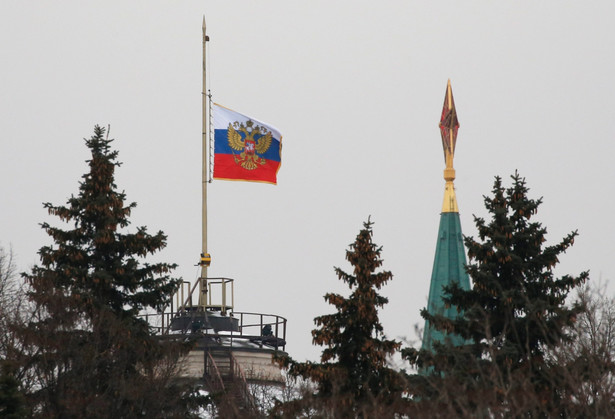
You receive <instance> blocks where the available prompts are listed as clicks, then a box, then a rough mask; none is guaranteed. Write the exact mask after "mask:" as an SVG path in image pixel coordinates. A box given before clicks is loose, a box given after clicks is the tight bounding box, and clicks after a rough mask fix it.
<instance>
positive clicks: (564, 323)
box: [403, 173, 588, 416]
mask: <svg viewBox="0 0 615 419" xmlns="http://www.w3.org/2000/svg"><path fill="white" fill-rule="evenodd" d="M528 191H529V189H528V187H527V186H526V182H525V179H523V178H522V177H521V176H520V175H519V174H518V173H515V174H514V175H513V176H512V186H511V187H509V188H505V187H504V186H503V185H502V182H501V179H500V178H499V177H496V179H495V183H494V186H493V190H492V194H493V196H492V197H485V207H486V209H487V211H488V212H489V213H490V215H491V219H490V220H489V221H485V220H484V219H483V218H479V217H475V218H474V220H475V224H476V227H477V229H478V237H479V240H475V239H474V238H473V237H465V245H466V247H467V249H468V257H469V261H470V263H469V265H468V266H467V271H468V274H469V275H470V278H471V279H472V283H473V287H472V289H471V290H468V291H465V290H462V289H461V288H459V287H458V286H456V284H452V285H451V286H449V287H446V288H445V291H446V293H447V296H446V297H445V298H444V302H445V303H446V304H448V305H451V306H456V307H457V308H458V310H459V311H460V313H461V316H459V317H458V318H457V319H456V320H451V319H449V318H446V317H444V316H440V315H430V314H429V313H428V312H427V310H423V311H422V312H421V314H422V316H423V317H424V318H425V319H427V320H429V322H430V323H431V324H432V325H433V327H435V328H437V329H439V330H445V331H447V332H449V333H450V332H452V333H456V334H458V335H460V336H462V337H463V338H465V339H467V342H468V344H467V345H465V346H461V347H454V346H452V345H439V346H438V347H437V348H436V350H435V353H426V352H423V353H419V352H418V351H414V350H404V351H403V352H404V354H405V355H406V356H407V357H408V358H409V359H410V360H411V361H412V362H414V363H416V364H418V365H419V366H423V367H425V366H429V367H430V368H431V370H430V371H431V373H432V376H431V378H432V381H431V383H432V384H433V383H437V385H435V386H434V385H432V387H431V391H424V390H425V389H423V393H422V396H421V397H422V400H423V401H424V400H425V399H426V398H428V397H438V393H439V391H440V390H439V389H438V388H436V387H439V388H440V389H446V388H447V386H446V385H445V381H446V380H448V382H449V383H455V384H454V386H449V387H448V390H451V389H454V391H456V392H457V393H458V394H460V395H463V396H464V397H468V396H469V397H472V393H473V392H474V395H473V397H474V400H471V401H470V402H469V404H468V405H467V406H466V407H470V408H471V405H474V406H479V405H481V403H483V406H484V402H485V401H486V400H491V402H493V403H494V405H493V406H492V408H496V407H495V406H499V407H501V408H503V409H505V410H506V409H507V410H508V412H509V413H513V416H514V415H517V414H530V415H532V416H536V415H547V416H549V415H553V414H557V412H558V404H559V402H558V398H559V397H561V394H562V392H563V391H564V383H562V382H559V381H558V376H560V374H559V373H558V368H560V366H558V365H555V364H554V363H553V362H551V361H552V360H551V358H550V357H549V352H550V350H551V349H553V348H554V347H556V346H557V345H558V344H559V343H560V342H562V340H565V339H567V331H569V330H570V327H571V326H572V325H573V323H574V321H575V318H576V316H577V315H578V314H579V313H580V312H582V310H583V307H582V306H581V305H577V304H573V305H572V306H569V305H567V304H566V298H567V296H568V294H569V292H570V291H571V290H572V289H573V288H575V287H577V286H579V285H581V284H582V283H584V282H585V280H586V279H587V278H588V273H587V272H583V273H581V274H580V275H579V276H571V275H564V276H561V277H559V278H558V277H555V275H554V273H553V268H554V267H555V266H556V265H557V263H558V261H559V259H558V258H559V256H560V255H561V254H562V253H564V252H565V251H566V250H567V249H568V248H569V247H570V246H572V244H573V243H574V238H575V237H576V236H577V232H576V231H574V232H572V233H570V234H568V235H567V236H566V237H564V238H563V239H562V240H561V241H560V242H559V243H557V244H555V245H552V246H545V245H544V243H545V241H546V234H547V230H546V228H545V227H543V226H542V224H541V223H539V222H536V221H532V220H531V219H532V217H533V216H534V215H535V214H536V213H537V210H538V207H539V205H540V204H541V203H542V199H538V200H534V199H530V198H529V197H528ZM427 381H429V380H427ZM424 382H425V381H424ZM424 382H423V383H424ZM489 395H491V396H493V397H490V396H489ZM529 400H533V401H532V402H531V403H530V402H529ZM517 408H518V409H519V410H517V411H514V409H517ZM491 411H492V412H493V410H491ZM560 413H561V412H560ZM474 414H476V412H474Z"/></svg>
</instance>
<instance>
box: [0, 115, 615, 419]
mask: <svg viewBox="0 0 615 419" xmlns="http://www.w3.org/2000/svg"><path fill="white" fill-rule="evenodd" d="M112 142H113V140H111V139H108V136H106V132H105V129H104V128H102V127H99V126H97V127H95V129H94V134H93V135H92V137H90V138H89V139H86V140H85V143H86V146H87V147H88V149H89V150H90V152H91V159H90V160H88V165H89V171H88V172H87V173H86V174H84V175H83V177H82V181H81V182H80V185H79V190H78V193H77V194H76V195H74V196H71V197H70V198H69V199H68V201H67V203H66V204H65V205H60V206H57V205H52V204H50V203H47V204H44V207H45V208H46V209H47V211H48V212H49V214H50V215H51V216H54V217H56V219H57V220H58V221H59V223H60V226H58V225H52V224H49V223H42V224H41V227H42V228H43V229H44V230H45V232H46V233H47V234H48V235H49V236H50V238H51V241H52V244H51V245H46V246H43V247H41V248H40V250H39V256H40V264H39V265H36V266H34V267H33V268H31V269H30V271H29V272H26V273H23V274H21V279H22V281H19V280H18V277H17V272H16V269H15V264H14V261H13V260H12V254H11V252H10V250H8V251H7V250H4V249H1V251H0V330H1V332H0V416H1V417H6V418H22V417H44V418H73V417H74V418H84V417H88V418H97V417H100V418H103V417H113V418H132V417H145V416H147V417H182V418H183V417H202V416H203V414H204V412H205V411H206V410H205V409H206V407H207V406H211V405H212V403H213V402H212V399H211V398H209V397H208V396H206V395H204V393H203V392H202V391H199V387H198V386H197V385H196V384H195V383H193V382H187V381H185V380H178V379H177V376H178V368H179V361H180V360H181V358H182V356H184V355H185V354H186V353H187V351H189V350H190V342H183V341H175V340H162V339H160V338H159V337H158V336H156V334H155V333H154V331H153V330H152V329H151V328H150V326H149V325H148V324H147V322H146V321H145V320H143V318H142V317H140V316H139V314H140V313H142V312H144V311H150V312H154V311H156V312H161V311H163V310H164V309H165V308H166V307H167V306H168V304H169V302H170V299H171V297H172V296H173V294H174V292H175V290H176V289H177V286H178V284H179V279H178V278H175V277H174V276H173V270H174V269H175V265H174V264H168V263H148V262H147V257H148V256H150V255H152V254H154V253H156V252H158V251H159V250H161V249H162V248H164V247H165V245H166V236H165V235H164V233H162V232H157V233H155V234H150V233H149V232H148V231H147V229H146V228H145V227H138V228H137V229H136V232H133V233H129V232H127V229H128V227H129V225H130V221H129V217H130V213H131V211H132V210H133V209H134V208H135V206H136V204H134V203H128V204H127V203H126V196H125V194H124V192H119V191H118V190H117V186H116V185H115V180H114V173H115V169H116V168H117V167H119V165H120V163H119V162H118V161H117V156H118V153H117V151H115V150H113V149H112V147H111V143H112ZM541 203H542V199H533V198H531V197H530V196H529V188H528V186H527V184H526V181H525V179H524V178H523V177H522V176H521V175H519V174H518V173H515V174H513V175H512V176H511V182H510V185H509V186H506V185H505V184H504V182H503V181H502V179H501V178H499V177H496V178H495V181H494V185H493V188H492V190H491V192H490V195H488V196H485V197H484V204H485V208H486V210H487V213H488V218H486V219H485V218H481V217H474V222H475V225H476V229H477V232H478V236H477V237H476V238H475V237H472V236H467V237H464V242H465V246H466V248H467V250H468V264H467V266H466V270H467V272H468V274H469V276H470V278H471V281H472V288H471V289H470V290H463V289H461V288H459V287H458V286H456V285H455V284H451V285H450V286H448V287H445V289H444V291H445V297H444V303H445V304H446V305H447V306H450V307H456V309H457V317H455V318H450V317H446V316H443V315H441V314H439V313H431V312H429V311H427V310H426V309H423V310H422V311H421V315H422V316H423V318H424V319H426V320H428V324H429V327H432V328H434V329H435V330H438V331H441V332H443V333H444V335H445V336H447V337H449V338H448V339H445V340H444V341H442V342H436V343H435V344H434V345H433V348H432V349H429V350H424V349H423V350H421V349H418V348H415V347H413V346H412V345H408V344H404V343H403V342H399V341H396V340H394V339H389V338H387V336H386V334H385V331H384V328H383V326H382V324H381V323H380V321H379V317H378V312H379V310H380V309H382V308H383V307H384V306H385V305H386V304H387V302H388V301H387V299H386V298H385V297H383V296H382V295H381V294H380V292H381V289H382V287H384V286H385V285H386V283H387V282H389V281H391V280H392V279H393V274H392V273H391V272H389V271H386V270H382V266H383V258H382V251H383V249H382V247H381V246H379V245H377V244H375V243H373V241H372V235H373V223H372V221H371V220H370V219H369V218H368V220H367V221H366V222H365V223H364V225H363V228H362V229H361V230H360V231H359V234H358V235H357V237H356V238H355V240H354V242H353V243H352V244H351V245H350V246H349V248H348V250H347V251H346V260H347V262H348V263H349V264H350V266H351V271H349V272H346V271H345V270H343V269H341V268H335V274H336V276H337V278H338V279H339V280H341V281H343V282H344V283H345V284H346V285H347V286H348V293H347V294H346V295H342V294H335V293H328V294H326V295H325V296H324V298H325V301H327V302H328V303H329V304H330V305H331V306H332V307H333V313H332V314H326V315H322V316H318V317H316V318H315V319H314V321H315V326H316V327H315V329H314V330H313V331H312V338H313V343H314V344H315V345H319V346H322V347H323V349H322V354H321V357H320V360H319V361H314V362H311V361H308V362H298V361H295V360H293V359H292V357H290V356H288V355H285V356H280V357H278V359H277V362H278V363H279V364H280V367H281V368H284V370H285V372H286V376H287V379H288V386H287V389H286V390H285V391H284V392H282V393H272V392H269V391H262V390H263V389H260V391H261V394H264V395H265V396H266V397H269V399H268V400H263V398H261V410H260V413H259V416H261V417H279V418H295V417H305V418H370V417H379V418H380V417H382V418H387V417H391V418H394V417H410V418H428V417H429V418H438V417H439V418H460V417H461V418H475V417H476V418H481V417H485V418H505V417H506V418H507V417H545V418H549V417H579V418H580V417H592V418H594V417H613V416H615V404H614V402H613V395H614V391H615V380H614V375H613V368H614V365H615V364H614V362H613V361H614V359H615V358H614V355H615V353H614V349H613V348H615V346H614V343H615V309H614V308H613V307H615V305H614V303H615V301H614V300H613V299H612V298H610V297H608V296H607V295H606V294H605V293H604V288H602V287H596V286H591V285H589V282H588V279H589V275H588V272H582V273H580V274H578V275H563V276H556V275H555V273H554V268H555V267H556V266H557V264H558V262H559V258H560V257H561V256H562V255H563V254H564V253H565V252H566V251H567V250H568V249H569V248H570V247H571V246H572V245H573V243H574V239H575V237H576V236H577V232H576V231H573V232H571V233H570V234H568V235H566V236H565V237H564V238H563V239H561V241H559V242H558V243H556V244H554V245H546V244H545V243H546V235H547V229H546V227H544V226H543V225H542V224H541V223H540V222H538V221H536V220H535V216H536V214H537V211H538V209H539V207H540V205H541ZM425 332H427V331H425ZM452 337H460V338H461V342H463V343H462V344H457V345H455V344H453V343H452V340H453V339H450V338H452ZM455 340H456V341H457V342H459V341H460V340H459V339H455ZM396 355H397V356H399V357H401V359H402V360H403V362H404V364H405V367H404V368H403V369H402V368H399V367H394V366H393V365H392V363H391V359H392V357H393V356H396ZM211 411H212V410H209V412H211ZM213 412H215V409H214V410H213ZM210 415H211V413H210ZM213 415H215V413H213ZM237 415H238V416H239V413H238V414H237Z"/></svg>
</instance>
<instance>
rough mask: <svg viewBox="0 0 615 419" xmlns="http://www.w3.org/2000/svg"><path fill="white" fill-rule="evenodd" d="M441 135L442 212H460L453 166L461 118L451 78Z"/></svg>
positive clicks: (443, 109) (445, 101)
mask: <svg viewBox="0 0 615 419" xmlns="http://www.w3.org/2000/svg"><path fill="white" fill-rule="evenodd" d="M439 126H440V135H441V136H442V148H443V149H444V162H445V163H446V168H445V169H444V180H446V186H445V190H444V202H443V204H442V212H459V209H458V208H457V198H456V197H455V187H454V185H453V181H454V180H455V169H454V168H453V158H454V157H455V145H456V144H457V130H458V129H459V120H458V119H457V109H455V100H454V99H453V89H452V88H451V80H450V79H449V80H448V83H447V85H446V95H445V96H444V106H443V107H442V116H441V117H440V124H439Z"/></svg>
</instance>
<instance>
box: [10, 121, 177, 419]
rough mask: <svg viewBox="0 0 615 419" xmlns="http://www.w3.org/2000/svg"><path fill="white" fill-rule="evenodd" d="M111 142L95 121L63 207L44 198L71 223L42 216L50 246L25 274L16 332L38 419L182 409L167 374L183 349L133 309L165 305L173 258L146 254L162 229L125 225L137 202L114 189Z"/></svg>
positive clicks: (155, 247)
mask: <svg viewBox="0 0 615 419" xmlns="http://www.w3.org/2000/svg"><path fill="white" fill-rule="evenodd" d="M112 141H113V140H109V139H107V138H105V130H104V128H101V127H99V126H96V127H95V129H94V135H93V136H92V137H91V138H90V139H89V140H86V145H87V147H88V148H89V149H90V151H91V154H92V157H91V159H90V160H88V164H89V172H88V173H86V174H85V175H84V176H83V181H82V182H81V183H80V187H79V193H78V195H77V196H71V198H70V199H69V200H68V202H67V205H66V206H54V205H51V204H49V203H47V204H45V208H47V210H48V212H49V214H51V215H53V216H56V217H58V218H59V219H60V220H61V221H62V222H64V223H67V224H69V227H68V228H66V229H63V228H60V227H55V226H52V225H50V224H48V223H43V224H42V228H43V229H44V230H45V231H46V232H47V234H49V236H51V238H52V240H53V245H50V246H44V247H42V248H41V249H40V250H39V254H40V259H41V264H40V265H39V266H35V267H33V268H32V271H31V273H28V274H24V277H25V278H26V280H27V283H28V284H29V287H30V291H29V298H30V300H31V301H32V302H33V303H34V305H35V313H34V314H35V318H34V320H33V321H32V322H30V323H29V324H28V325H27V327H24V328H22V329H21V330H20V331H19V335H20V338H21V342H22V347H23V349H24V353H23V355H22V356H23V358H22V363H23V366H24V369H25V370H27V374H28V375H29V376H31V377H34V379H35V381H36V383H37V386H35V389H36V391H33V392H31V393H30V394H29V395H28V397H29V403H30V405H31V406H33V407H34V411H35V412H36V413H38V414H39V415H40V416H41V417H62V418H85V417H88V418H95V417H114V418H124V417H135V416H150V417H159V416H164V415H176V414H177V415H178V416H179V415H180V414H181V415H182V416H183V413H185V408H183V407H181V405H179V404H177V402H178V400H179V398H180V397H182V392H183V390H182V389H181V388H179V387H176V386H175V385H174V384H173V380H172V376H173V373H174V367H175V361H176V360H177V357H178V356H179V354H180V352H181V350H182V348H181V347H179V346H178V344H174V343H163V342H161V341H160V340H159V339H157V338H156V337H155V336H154V334H153V333H152V331H151V330H150V327H149V325H148V324H147V323H146V322H145V321H144V320H143V319H142V318H140V317H139V316H138V314H139V313H140V312H143V311H147V310H149V311H150V312H151V311H152V310H158V311H160V310H162V309H163V308H164V307H165V306H166V305H167V303H168V302H169V301H170V298H171V297H172V295H173V293H174V291H175V290H176V287H177V285H178V281H179V280H178V279H174V278H172V277H171V276H170V273H171V271H172V270H173V269H174V267H175V266H174V265H172V264H167V263H153V264H150V263H146V262H144V260H143V259H144V258H145V257H146V256H147V255H151V254H154V253H156V252H157V251H159V250H160V249H162V248H164V247H165V245H166V236H165V235H164V234H163V233H162V232H158V233H157V234H155V235H150V234H149V233H148V232H147V231H146V228H145V227H139V228H137V230H136V232H134V233H127V232H124V229H125V228H126V227H127V226H128V225H129V220H128V217H129V216H130V213H131V211H132V210H133V209H134V208H135V206H136V204H135V203H131V204H128V205H126V204H125V203H124V201H125V194H124V193H123V192H118V191H117V189H116V185H115V181H114V172H115V168H116V167H118V166H120V163H119V162H117V155H118V153H117V151H113V150H112V149H111V142H112ZM178 409H179V410H178Z"/></svg>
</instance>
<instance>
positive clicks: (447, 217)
mask: <svg viewBox="0 0 615 419" xmlns="http://www.w3.org/2000/svg"><path fill="white" fill-rule="evenodd" d="M439 125H440V135H441V137H442V147H443V148H444V162H445V163H446V168H445V169H444V180H445V181H446V186H445V189H444V202H443V204H442V213H441V214H440V227H439V230H438V240H437V243H436V254H435V257H434V263H433V270H432V272H431V284H430V287H429V298H428V301H427V311H428V312H429V313H430V314H432V315H435V314H440V315H444V316H446V317H448V318H450V319H454V318H456V317H457V316H458V315H459V313H457V308H456V307H450V306H447V305H446V304H444V300H443V299H442V297H443V296H444V290H443V288H444V287H445V286H448V285H451V284H453V283H456V284H457V285H459V287H461V288H462V289H465V290H469V289H470V278H469V277H468V274H467V272H466V271H465V265H466V256H465V248H464V246H463V235H462V233H461V222H460V219H459V209H458V208H457V198H456V196H455V187H454V185H453V181H454V180H455V169H454V168H453V158H454V157H455V145H456V143H457V130H458V129H459V121H458V120H457V110H456V109H455V101H454V100H453V90H452V89H451V81H450V80H449V81H448V84H447V86H446V95H445V96H444V106H443V107H442V115H441V117H440V124H439ZM447 339H450V340H451V342H452V343H453V344H455V345H461V344H462V343H463V339H462V338H461V337H460V336H457V335H447V333H446V332H444V331H441V330H436V329H434V328H432V327H431V326H430V324H429V321H428V320H426V321H425V331H424V333H423V345H422V346H423V349H427V350H431V349H432V348H433V343H434V342H443V341H445V340H447Z"/></svg>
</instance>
